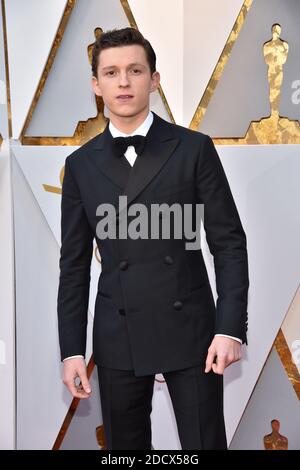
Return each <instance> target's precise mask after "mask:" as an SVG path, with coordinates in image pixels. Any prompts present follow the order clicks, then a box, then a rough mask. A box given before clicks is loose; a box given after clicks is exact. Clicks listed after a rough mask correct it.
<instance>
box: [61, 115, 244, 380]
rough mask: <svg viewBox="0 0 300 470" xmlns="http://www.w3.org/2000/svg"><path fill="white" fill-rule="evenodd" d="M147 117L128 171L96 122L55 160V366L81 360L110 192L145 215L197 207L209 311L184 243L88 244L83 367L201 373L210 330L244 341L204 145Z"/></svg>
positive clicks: (229, 231) (230, 230) (228, 203)
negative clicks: (209, 262)
mask: <svg viewBox="0 0 300 470" xmlns="http://www.w3.org/2000/svg"><path fill="white" fill-rule="evenodd" d="M153 114H154V120H153V123H152V125H151V127H150V129H149V131H148V134H147V140H148V142H147V144H146V147H145V150H144V152H143V154H142V155H141V156H138V157H137V159H136V162H135V164H134V166H133V167H131V166H130V164H129V163H128V161H127V160H126V158H125V156H123V157H116V155H114V154H113V146H112V136H111V134H110V131H109V128H108V126H107V127H106V129H105V130H104V132H103V133H102V134H101V135H98V136H96V137H95V138H94V139H92V140H90V141H89V142H88V143H87V144H85V145H83V146H82V147H81V148H79V149H78V150H76V151H75V152H74V153H73V154H72V155H70V156H69V157H67V159H66V164H65V176H64V181H63V188H62V206H61V207H62V221H61V228H62V247H61V259H60V269H61V274H60V284H59V292H58V319H59V336H60V346H61V356H62V359H64V358H65V357H67V356H72V355H75V354H82V355H84V354H85V347H86V324H87V309H88V297H89V283H90V262H91V256H92V251H93V238H94V236H95V234H96V225H97V223H98V222H99V220H100V219H99V217H98V216H97V215H96V210H97V206H98V205H99V204H101V203H110V204H113V205H114V206H115V207H116V208H118V203H119V199H118V198H119V196H120V195H127V198H128V200H127V204H128V206H130V205H131V204H133V203H136V202H139V203H143V204H145V205H146V206H147V207H148V208H150V205H151V203H163V202H166V203H168V204H172V203H175V202H176V203H179V204H181V205H183V204H188V203H189V204H193V207H195V204H196V203H204V223H205V230H206V237H207V241H208V245H209V248H210V251H211V253H212V254H213V256H214V263H215V271H216V283H217V292H218V301H217V306H216V307H215V304H214V300H213V296H212V291H211V288H210V284H209V280H208V276H207V271H206V268H205V264H204V261H203V257H202V252H201V250H200V249H198V250H186V249H185V242H186V241H189V240H185V238H184V237H183V238H182V239H172V238H170V239H156V240H155V239H150V238H149V239H137V240H132V239H130V238H128V239H123V240H118V239H117V240H112V239H104V240H99V239H98V238H97V237H96V241H97V244H98V247H99V252H100V254H101V260H102V272H101V275H100V277H99V283H98V294H97V299H96V306H95V317H94V329H93V350H94V358H95V362H96V364H97V365H98V366H99V365H100V366H103V367H105V368H111V369H118V370H132V371H134V374H135V376H136V377H142V376H146V375H151V374H155V373H160V372H168V371H176V370H180V369H186V368H189V367H192V366H199V365H201V364H203V365H204V362H205V358H206V355H207V349H208V347H209V345H210V343H211V341H212V339H213V336H214V334H215V333H223V334H227V335H231V336H235V337H239V338H242V340H243V342H247V339H246V330H247V326H246V324H247V292H248V285H249V281H248V262H247V249H246V237H245V233H244V231H243V228H242V225H241V222H240V218H239V215H238V212H237V210H236V206H235V203H234V200H233V197H232V194H231V191H230V188H229V185H228V182H227V179H226V176H225V173H224V170H223V167H222V165H221V162H220V160H219V157H218V155H217V152H216V150H215V147H214V145H213V142H212V140H211V138H210V137H208V136H207V135H204V134H202V133H200V132H194V131H192V130H189V129H186V128H184V127H181V126H178V125H175V124H170V123H168V122H166V121H165V120H163V119H161V118H160V117H159V116H158V115H156V114H155V113H153ZM128 220H130V217H128ZM192 220H195V214H194V213H193V218H192ZM117 222H118V221H117ZM171 233H172V231H171ZM216 380H217V379H216Z"/></svg>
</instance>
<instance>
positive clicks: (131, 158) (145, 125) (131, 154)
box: [64, 111, 242, 361]
mask: <svg viewBox="0 0 300 470" xmlns="http://www.w3.org/2000/svg"><path fill="white" fill-rule="evenodd" d="M152 122H153V114H152V112H151V111H149V113H148V116H147V117H146V119H145V120H144V122H142V124H141V125H140V126H139V127H138V128H137V129H135V130H134V131H133V132H132V133H131V134H125V132H122V131H120V130H119V129H117V128H116V127H115V126H114V125H113V123H112V122H111V121H109V124H108V126H109V130H110V133H111V135H112V136H113V137H129V136H132V135H143V136H146V135H147V132H148V131H149V129H150V126H151V124H152ZM124 155H125V157H126V158H127V160H128V162H129V163H130V165H131V166H133V164H134V162H135V159H136V157H137V154H136V152H135V148H134V146H133V145H130V146H129V147H127V150H126V152H125V153H124ZM215 336H225V337H226V338H231V339H235V340H236V341H239V343H242V340H241V339H240V338H236V337H235V336H229V335H223V334H220V333H218V334H216V335H215ZM74 357H83V356H82V355H76V356H69V357H66V358H65V359H64V361H66V360H67V359H72V358H74Z"/></svg>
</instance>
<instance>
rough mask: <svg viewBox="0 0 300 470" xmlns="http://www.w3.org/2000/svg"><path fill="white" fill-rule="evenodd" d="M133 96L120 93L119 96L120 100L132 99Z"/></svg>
mask: <svg viewBox="0 0 300 470" xmlns="http://www.w3.org/2000/svg"><path fill="white" fill-rule="evenodd" d="M132 98H133V95H119V96H117V100H118V101H122V102H123V101H130V100H131V99H132Z"/></svg>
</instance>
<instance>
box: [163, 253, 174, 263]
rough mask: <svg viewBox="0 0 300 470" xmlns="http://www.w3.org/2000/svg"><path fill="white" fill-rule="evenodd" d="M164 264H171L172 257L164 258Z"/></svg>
mask: <svg viewBox="0 0 300 470" xmlns="http://www.w3.org/2000/svg"><path fill="white" fill-rule="evenodd" d="M165 263H166V264H173V258H172V256H169V255H167V256H165Z"/></svg>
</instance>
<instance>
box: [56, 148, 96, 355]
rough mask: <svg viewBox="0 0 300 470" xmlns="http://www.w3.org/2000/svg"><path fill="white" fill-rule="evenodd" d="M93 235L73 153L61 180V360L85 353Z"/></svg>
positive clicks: (59, 292) (67, 161) (59, 314)
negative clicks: (72, 159)
mask: <svg viewBox="0 0 300 470" xmlns="http://www.w3.org/2000/svg"><path fill="white" fill-rule="evenodd" d="M93 238H94V234H93V232H92V229H91V227H90V225H89V223H88V220H87V216H86V213H85V210H84V207H83V205H82V200H81V195H80V191H79V188H78V185H77V183H76V181H75V179H74V176H73V174H72V171H71V168H70V157H67V159H66V162H65V174H64V180H63V184H62V198H61V249H60V261H59V268H60V276H59V287H58V297H57V313H58V331H59V344H60V351H61V360H63V359H64V358H66V357H69V356H74V355H83V356H85V349H86V329H87V314H88V302H89V289H90V266H91V258H92V253H93Z"/></svg>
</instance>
